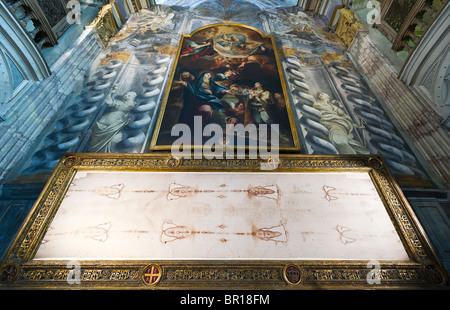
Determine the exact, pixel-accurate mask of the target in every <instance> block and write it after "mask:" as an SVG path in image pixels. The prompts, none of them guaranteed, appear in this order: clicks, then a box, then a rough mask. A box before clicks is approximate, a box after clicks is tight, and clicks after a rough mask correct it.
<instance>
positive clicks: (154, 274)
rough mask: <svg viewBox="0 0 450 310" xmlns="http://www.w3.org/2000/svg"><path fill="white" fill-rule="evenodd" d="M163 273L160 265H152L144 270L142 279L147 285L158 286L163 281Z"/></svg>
mask: <svg viewBox="0 0 450 310" xmlns="http://www.w3.org/2000/svg"><path fill="white" fill-rule="evenodd" d="M161 276H162V272H161V268H160V267H159V266H158V265H150V266H148V267H147V268H145V270H144V274H143V276H142V279H143V280H144V283H145V284H147V285H156V284H158V282H159V280H161Z"/></svg>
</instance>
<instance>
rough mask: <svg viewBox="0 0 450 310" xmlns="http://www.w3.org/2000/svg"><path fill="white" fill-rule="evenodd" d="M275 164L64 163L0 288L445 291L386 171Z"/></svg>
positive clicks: (156, 157) (353, 165)
mask: <svg viewBox="0 0 450 310" xmlns="http://www.w3.org/2000/svg"><path fill="white" fill-rule="evenodd" d="M279 160H280V163H279V166H278V167H277V169H275V170H271V171H261V170H260V169H259V167H260V164H261V159H258V160H249V159H244V160H234V159H233V160H227V159H221V160H214V161H211V160H207V159H185V158H183V159H178V158H176V157H172V156H171V155H170V154H167V153H165V154H156V153H153V154H120V155H119V154H95V153H84V154H83V153H74V154H67V155H65V156H64V157H63V159H62V160H61V161H60V163H59V164H58V166H57V168H56V169H55V171H54V173H53V175H52V178H51V179H50V181H49V183H48V184H47V186H46V188H45V189H44V190H43V192H42V194H41V196H40V198H39V200H38V201H37V202H36V204H35V206H34V208H33V210H32V212H31V213H30V216H29V217H28V218H27V221H26V222H25V223H24V224H23V226H22V228H21V230H20V233H19V234H18V236H17V238H16V240H15V241H14V243H13V244H12V245H11V247H10V249H9V250H8V252H7V254H6V256H5V259H4V261H2V263H1V265H0V288H1V287H3V285H4V286H7V287H16V288H19V287H22V288H23V287H30V288H31V287H52V288H71V287H72V288H97V287H102V288H112V287H120V288H121V289H124V288H152V289H175V288H212V287H221V288H225V287H227V288H237V287H240V288H243V287H247V288H248V287H250V286H251V287H253V288H266V289H270V288H274V287H276V288H278V289H282V288H298V289H301V288H317V287H318V286H319V287H321V288H327V287H328V288H336V287H347V288H348V287H352V288H355V287H360V288H370V289H372V288H389V287H391V288H392V287H416V288H419V287H422V288H425V287H435V286H436V287H437V286H439V285H442V284H444V283H446V281H447V279H446V276H445V270H444V269H443V267H442V265H441V263H440V261H439V259H438V258H437V257H436V256H434V254H433V250H432V247H431V245H430V244H429V243H428V241H427V239H426V238H425V236H424V235H423V230H422V228H421V227H420V226H419V225H420V224H419V223H418V222H417V220H416V218H415V216H414V214H413V213H412V212H411V209H410V207H409V205H408V203H407V201H406V199H405V198H404V197H403V196H402V194H401V191H400V190H399V188H398V187H397V185H396V183H395V181H393V180H392V178H391V176H390V174H389V171H388V170H387V168H386V165H385V163H384V162H383V160H382V159H381V158H379V157H374V156H339V157H336V156H326V155H323V156H319V155H316V156H304V155H296V154H291V155H287V154H281V155H280V157H279ZM74 268H75V270H74ZM74 272H77V273H78V276H76V274H75V275H74ZM77 277H78V278H77ZM75 281H78V283H74V282H75Z"/></svg>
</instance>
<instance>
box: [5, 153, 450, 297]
mask: <svg viewBox="0 0 450 310" xmlns="http://www.w3.org/2000/svg"><path fill="white" fill-rule="evenodd" d="M261 162H262V160H259V159H252V160H246V159H243V160H234V159H233V160H231V159H216V160H206V159H178V158H174V157H172V156H171V155H170V154H108V155H105V154H103V155H102V154H83V153H75V154H67V155H65V156H64V157H63V158H62V159H61V161H60V162H59V164H58V166H57V167H56V168H55V170H54V172H53V174H52V177H51V178H50V179H49V181H48V183H47V184H46V186H45V188H44V190H43V192H42V193H41V195H40V196H39V198H38V200H37V201H36V203H35V205H34V207H33V209H32V210H31V212H30V214H29V216H28V217H27V219H26V221H25V223H24V224H23V226H22V228H21V230H20V231H19V233H18V235H17V236H16V238H15V240H14V241H13V243H12V245H11V246H10V248H9V249H8V251H7V253H6V255H5V257H4V259H3V261H2V262H1V264H0V288H3V289H5V288H7V289H8V288H9V289H13V288H30V289H51V288H58V289H91V288H93V289H110V288H121V289H211V288H216V289H224V288H228V289H285V290H298V289H317V288H320V289H324V288H326V289H336V288H339V289H341V288H342V289H345V288H347V289H348V288H351V289H374V288H420V289H424V288H435V287H441V288H442V287H445V286H446V285H447V281H448V275H447V273H446V271H445V269H444V268H443V266H442V264H441V263H440V261H439V259H438V258H437V256H436V253H435V252H434V250H433V249H432V246H431V244H430V242H429V240H428V239H427V237H426V235H425V233H424V231H423V229H422V227H421V226H420V224H419V222H418V220H417V218H416V217H415V215H414V213H413V211H412V209H411V208H410V206H409V204H408V202H407V200H406V198H405V197H404V195H403V194H402V192H401V190H400V188H399V187H398V185H397V184H396V182H395V181H394V180H393V178H392V176H391V175H390V173H389V171H388V169H387V168H386V165H385V163H384V161H383V160H382V158H380V157H376V156H329V155H323V156H319V155H316V156H311V155H283V156H280V158H279V161H278V166H277V168H276V169H274V170H273V171H274V172H278V173H280V172H282V173H290V172H314V173H315V172H317V173H321V172H364V173H369V175H370V177H371V179H372V181H373V183H374V185H375V187H376V189H377V190H378V193H379V195H380V198H381V201H382V202H383V204H384V206H385V208H386V211H387V213H388V214H389V217H390V218H391V220H392V222H393V224H394V227H395V228H396V230H397V233H398V235H399V237H400V239H401V241H402V243H403V246H404V248H405V250H406V252H407V254H408V256H409V260H406V261H382V262H381V265H380V266H379V267H380V268H379V269H380V270H379V276H380V283H379V284H370V283H369V282H368V281H367V277H368V274H369V272H371V269H370V268H368V267H367V262H366V261H355V260H346V261H338V260H315V261H310V260H300V261H295V260H293V261H286V260H270V261H267V260H231V261H221V260H194V261H186V260H164V261H163V260H131V261H119V260H115V261H99V260H92V261H89V260H88V261H81V262H80V269H79V272H80V283H79V284H71V283H69V282H68V281H67V279H68V276H70V273H71V271H72V269H71V268H70V267H72V266H68V265H67V261H61V260H59V261H52V260H33V257H34V255H35V254H36V252H37V250H38V248H39V246H40V244H41V240H42V238H43V236H44V234H45V233H46V230H47V229H48V227H49V225H50V223H51V221H52V219H53V218H54V216H55V215H56V213H57V212H58V208H59V206H60V204H61V202H62V200H63V199H64V196H65V193H66V192H67V189H68V187H69V185H70V183H71V181H72V180H73V178H74V176H75V174H76V173H77V172H78V171H136V172H142V171H178V172H186V173H189V172H195V171H208V172H225V171H248V172H258V171H260V165H261ZM264 162H266V161H264Z"/></svg>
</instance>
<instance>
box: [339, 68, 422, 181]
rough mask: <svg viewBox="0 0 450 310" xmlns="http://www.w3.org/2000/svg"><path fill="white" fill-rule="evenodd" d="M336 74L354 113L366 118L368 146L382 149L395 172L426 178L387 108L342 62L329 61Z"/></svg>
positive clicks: (377, 149)
mask: <svg viewBox="0 0 450 310" xmlns="http://www.w3.org/2000/svg"><path fill="white" fill-rule="evenodd" d="M330 65H331V68H333V69H334V70H335V74H336V76H337V77H338V78H339V79H340V80H341V81H342V84H341V88H342V89H343V90H344V91H345V92H346V94H347V95H346V97H347V100H348V102H350V103H351V104H352V105H353V112H354V114H355V115H356V116H357V117H358V118H360V119H362V120H363V122H364V126H365V128H364V130H366V132H367V133H368V136H369V137H368V138H367V139H366V140H367V141H366V144H367V148H368V149H369V151H370V152H371V153H373V154H376V153H380V154H381V155H382V156H383V158H384V159H385V161H386V163H387V165H388V166H389V168H390V169H391V171H392V173H394V174H404V175H412V176H417V177H421V178H426V176H425V174H424V172H423V171H422V170H420V169H419V168H418V167H417V159H416V158H415V157H414V156H413V155H412V154H411V153H409V152H408V151H407V150H405V149H406V145H405V141H404V140H403V139H402V138H401V137H399V136H398V135H397V134H396V133H395V127H394V125H393V124H392V123H391V122H390V121H389V120H388V119H387V117H386V115H385V113H384V111H383V110H382V109H380V108H379V107H377V106H376V100H375V98H373V97H372V96H370V95H369V94H370V92H369V90H368V89H366V88H365V87H364V85H363V84H362V82H361V80H360V78H359V77H358V76H357V75H356V73H355V72H354V71H353V70H352V69H349V68H344V67H343V66H342V65H341V63H338V62H333V63H330Z"/></svg>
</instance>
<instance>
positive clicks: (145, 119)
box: [116, 55, 171, 153]
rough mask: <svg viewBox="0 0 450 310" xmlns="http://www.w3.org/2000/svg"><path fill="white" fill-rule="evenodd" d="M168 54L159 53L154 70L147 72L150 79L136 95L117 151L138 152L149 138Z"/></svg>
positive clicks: (168, 57)
mask: <svg viewBox="0 0 450 310" xmlns="http://www.w3.org/2000/svg"><path fill="white" fill-rule="evenodd" d="M170 60H171V58H170V56H168V55H157V56H156V59H155V61H154V67H153V70H151V71H149V72H148V73H147V76H148V80H147V81H145V82H144V83H143V84H142V87H143V91H142V92H141V93H140V94H139V95H138V96H137V97H136V104H137V105H136V107H135V108H133V109H132V110H131V111H130V119H131V120H130V122H129V123H128V124H127V125H125V126H124V128H123V129H122V133H123V136H124V139H123V140H122V141H120V142H119V143H118V144H117V146H116V151H117V152H123V153H125V152H126V153H138V152H140V148H141V147H142V145H143V144H144V143H145V141H146V139H147V135H146V129H147V128H149V126H150V125H151V122H152V116H153V112H154V110H155V108H156V105H157V102H158V98H159V97H160V94H161V86H162V84H163V82H164V77H163V75H164V74H165V72H166V71H167V63H168V62H169V61H170Z"/></svg>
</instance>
